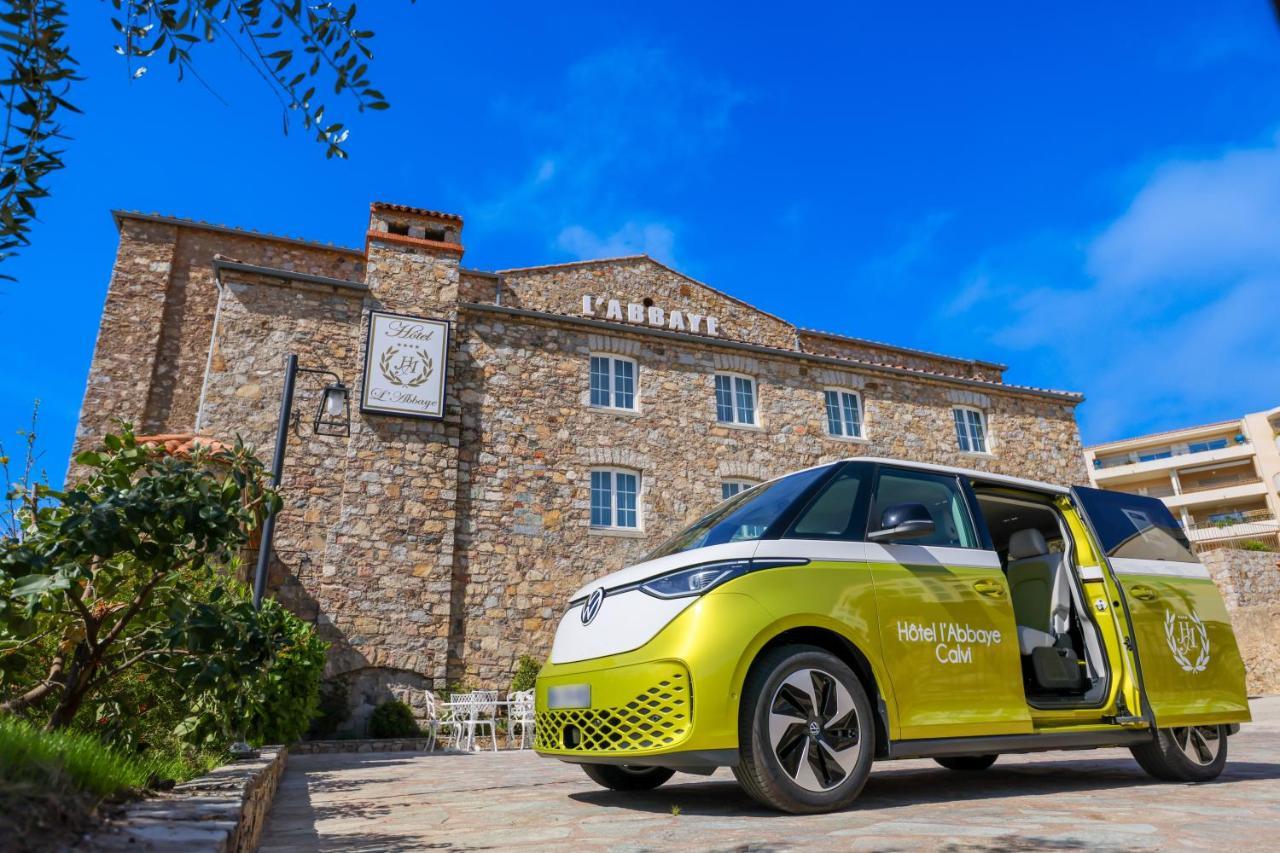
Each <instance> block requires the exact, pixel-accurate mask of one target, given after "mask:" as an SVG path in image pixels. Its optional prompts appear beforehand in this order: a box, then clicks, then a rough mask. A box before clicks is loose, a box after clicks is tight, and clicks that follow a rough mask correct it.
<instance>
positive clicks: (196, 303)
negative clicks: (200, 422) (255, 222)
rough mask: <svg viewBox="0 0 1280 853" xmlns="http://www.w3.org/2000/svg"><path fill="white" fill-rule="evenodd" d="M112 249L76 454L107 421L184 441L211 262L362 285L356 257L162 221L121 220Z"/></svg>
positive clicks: (201, 362)
mask: <svg viewBox="0 0 1280 853" xmlns="http://www.w3.org/2000/svg"><path fill="white" fill-rule="evenodd" d="M117 221H118V223H119V227H120V246H119V249H118V250H117V252H116V261H115V265H114V266H113V268H112V271H111V282H110V284H109V285H108V289H107V299H106V303H105V305H104V306H103V310H102V321H101V323H100V325H99V328H98V341H97V345H96V346H95V349H94V356H93V362H92V364H91V366H90V369H89V378H88V382H87V385H86V388H85V397H84V402H83V404H82V406H81V410H80V422H79V426H78V428H77V430H76V451H79V450H81V449H83V448H84V447H85V446H86V444H92V443H93V442H95V441H96V440H97V439H98V438H99V437H100V436H101V435H102V434H103V433H104V432H106V431H107V430H109V429H110V428H111V426H112V424H113V423H114V422H115V421H116V420H125V421H129V422H131V423H133V424H134V426H135V427H137V428H138V429H139V430H140V431H142V432H148V433H181V432H190V431H191V429H192V427H193V425H194V421H195V416H196V407H197V405H198V403H199V398H200V390H201V388H202V386H203V381H202V380H203V377H204V370H205V364H206V361H207V359H208V357H209V339H210V333H211V330H212V326H213V317H214V314H215V309H216V305H217V300H218V291H217V288H216V287H215V285H214V272H213V264H212V262H213V257H214V255H216V254H222V255H226V256H229V257H232V258H235V259H237V260H241V261H244V262H246V263H252V264H258V265H261V266H266V267H273V268H278V269H286V270H293V271H297V272H305V273H311V274H313V275H323V276H330V277H333V278H344V279H351V280H361V279H363V277H364V258H363V256H362V255H361V254H360V253H357V252H353V251H352V250H349V249H339V248H336V247H327V246H321V245H318V244H311V243H303V242H300V241H294V240H287V239H283V240H282V239H271V238H267V237H266V236H265V235H261V234H248V233H244V232H240V233H235V232H232V231H230V229H209V228H202V227H198V226H197V227H191V225H190V224H188V225H184V224H182V223H180V222H179V221H175V220H166V219H165V218H163V217H150V218H148V217H143V218H136V217H133V216H130V215H121V216H119V217H118V218H117Z"/></svg>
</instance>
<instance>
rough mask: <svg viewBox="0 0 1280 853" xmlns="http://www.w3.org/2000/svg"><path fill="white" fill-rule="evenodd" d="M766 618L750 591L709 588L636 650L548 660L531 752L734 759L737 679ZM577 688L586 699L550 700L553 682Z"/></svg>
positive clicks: (711, 761)
mask: <svg viewBox="0 0 1280 853" xmlns="http://www.w3.org/2000/svg"><path fill="white" fill-rule="evenodd" d="M769 622H770V618H769V616H768V614H767V613H766V612H765V611H764V609H763V608H761V607H760V605H759V604H757V603H756V601H755V599H754V598H751V597H749V596H746V595H739V594H733V593H729V592H721V591H713V592H711V593H708V594H707V595H705V596H703V597H702V598H700V599H699V600H698V601H697V602H695V603H694V604H693V605H691V606H690V607H689V608H687V609H686V610H685V611H684V612H682V613H681V614H680V615H679V616H677V617H676V618H675V619H673V620H672V621H671V623H670V624H668V625H667V626H666V627H665V628H663V629H662V630H661V631H659V632H658V634H657V635H656V636H654V638H653V639H652V640H650V641H649V642H648V643H646V644H645V645H643V646H641V647H640V648H638V649H635V650H634V651H630V652H626V653H623V654H618V655H610V656H607V657H600V658H593V659H590V660H584V661H576V662H573V663H566V664H552V663H548V664H547V665H546V666H545V667H543V669H542V671H541V672H540V673H539V674H538V683H537V692H536V700H535V709H536V718H535V737H534V749H536V750H537V752H538V753H539V754H541V755H546V756H551V757H555V758H559V759H561V760H563V761H569V762H575V763H584V764H585V763H612V764H632V765H645V764H654V765H660V766H669V767H709V766H723V765H729V764H734V763H736V760H737V758H736V756H737V753H736V750H737V745H738V744H737V735H738V731H737V730H738V724H737V720H738V698H739V696H738V693H739V690H740V689H741V680H742V677H743V676H744V675H745V667H746V666H747V664H749V662H750V652H751V647H752V645H753V644H754V642H755V640H756V638H757V637H758V636H759V635H760V634H761V633H762V632H763V631H764V630H765V629H766V627H767V626H768V624H769ZM583 685H585V686H587V687H589V688H590V705H589V706H587V707H580V708H551V707H550V706H549V704H548V693H549V692H550V690H551V688H553V687H570V686H578V687H581V686H583ZM557 692H559V691H557Z"/></svg>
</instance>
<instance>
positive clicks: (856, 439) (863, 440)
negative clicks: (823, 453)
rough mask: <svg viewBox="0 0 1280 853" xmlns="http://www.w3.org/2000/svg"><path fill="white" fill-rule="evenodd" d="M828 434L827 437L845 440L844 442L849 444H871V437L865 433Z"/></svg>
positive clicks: (834, 439) (833, 439)
mask: <svg viewBox="0 0 1280 853" xmlns="http://www.w3.org/2000/svg"><path fill="white" fill-rule="evenodd" d="M826 435H827V438H829V439H831V440H832V441H843V442H846V443H847V444H870V443H871V439H869V438H867V437H866V436H865V435H832V434H831V433H827V434H826Z"/></svg>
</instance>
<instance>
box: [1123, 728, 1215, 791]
mask: <svg viewBox="0 0 1280 853" xmlns="http://www.w3.org/2000/svg"><path fill="white" fill-rule="evenodd" d="M1129 751H1130V752H1132V753H1133V757H1134V758H1136V759H1137V760H1138V764H1139V765H1141V767H1142V769H1143V770H1145V771H1147V772H1148V773H1150V774H1151V775H1152V776H1154V777H1155V778H1157V779H1160V780H1162V781H1165V782H1208V781H1210V780H1212V779H1216V778H1218V774H1220V773H1221V772H1222V768H1223V767H1225V766H1226V765H1227V727H1226V726H1189V727H1187V728H1176V729H1160V730H1159V731H1157V732H1156V736H1155V738H1153V739H1152V740H1151V742H1150V743H1144V744H1142V745H1141V746H1132V747H1129Z"/></svg>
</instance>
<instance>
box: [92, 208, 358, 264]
mask: <svg viewBox="0 0 1280 853" xmlns="http://www.w3.org/2000/svg"><path fill="white" fill-rule="evenodd" d="M111 218H112V219H113V220H114V221H115V223H116V229H117V230H119V228H120V220H122V219H135V220H138V221H140V222H156V223H159V224H161V225H176V226H179V227H182V228H197V229H200V230H202V231H215V232H218V233H221V234H234V235H236V236H238V237H253V238H255V239H258V240H271V241H272V242H275V243H290V244H292V245H295V246H306V247H307V248H309V249H321V250H323V251H326V252H338V253H340V254H344V255H354V256H356V257H358V258H360V259H361V260H363V259H364V258H365V253H364V252H363V251H362V250H360V249H353V248H351V247H350V246H339V245H337V244H336V243H321V242H320V241H318V240H306V239H303V238H302V237H286V236H283V235H281V234H269V233H267V232H266V231H256V230H254V229H252V228H239V227H236V226H234V225H220V224H215V223H213V222H205V221H204V220H202V219H186V218H184V217H181V216H166V215H165V214H162V213H143V212H142V211H140V210H121V209H118V208H113V209H112V210H111Z"/></svg>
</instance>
